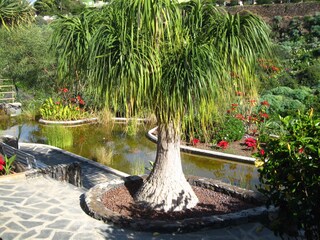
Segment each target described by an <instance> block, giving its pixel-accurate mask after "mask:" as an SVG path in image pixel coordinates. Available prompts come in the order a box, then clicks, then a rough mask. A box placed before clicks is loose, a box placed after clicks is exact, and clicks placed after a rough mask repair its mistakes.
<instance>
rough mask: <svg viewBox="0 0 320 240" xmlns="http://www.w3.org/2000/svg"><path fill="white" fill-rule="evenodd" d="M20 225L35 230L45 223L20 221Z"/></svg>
mask: <svg viewBox="0 0 320 240" xmlns="http://www.w3.org/2000/svg"><path fill="white" fill-rule="evenodd" d="M19 223H21V224H22V225H23V226H25V227H26V228H33V227H37V226H40V225H42V224H43V222H38V221H19Z"/></svg>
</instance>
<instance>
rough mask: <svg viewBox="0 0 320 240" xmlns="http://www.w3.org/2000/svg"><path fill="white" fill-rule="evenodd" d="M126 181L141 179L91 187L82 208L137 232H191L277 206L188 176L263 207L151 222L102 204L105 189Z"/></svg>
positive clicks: (261, 216) (258, 216) (258, 215)
mask: <svg viewBox="0 0 320 240" xmlns="http://www.w3.org/2000/svg"><path fill="white" fill-rule="evenodd" d="M128 181H141V178H140V177H136V176H133V177H128V178H126V179H124V180H113V181H110V182H106V183H101V184H98V185H96V186H94V187H93V188H91V189H90V190H89V191H88V192H86V193H85V196H84V198H82V202H81V206H82V208H83V210H84V211H85V212H86V213H87V214H88V215H90V216H92V217H93V218H95V219H98V220H103V221H104V222H109V223H110V222H112V223H114V224H117V225H120V226H122V227H129V228H132V229H134V230H138V231H154V232H190V231H196V230H199V229H200V228H204V227H210V228H223V227H226V226H234V225H239V224H243V223H247V222H255V221H263V220H266V219H267V218H268V217H269V216H270V215H272V214H274V213H275V212H277V209H276V208H275V207H273V206H271V207H270V208H267V207H265V206H263V203H264V198H263V197H262V196H261V195H260V194H259V193H257V192H254V191H252V190H246V189H241V188H239V187H236V186H231V185H228V184H225V183H222V182H220V181H217V180H211V179H204V178H195V177H192V178H191V179H188V181H189V182H190V183H191V184H193V185H197V186H203V187H206V188H210V189H214V190H216V191H220V192H224V193H226V194H230V195H232V196H236V197H240V198H242V199H243V200H246V201H248V202H252V203H261V205H262V206H260V207H255V208H250V209H246V210H241V211H239V212H235V213H228V214H221V215H212V216H205V217H202V218H188V219H183V220H178V221H172V220H170V221H169V220H168V221H165V220H152V221H150V220H148V219H134V218H130V217H124V216H121V215H120V214H118V213H114V212H112V211H111V210H109V209H107V208H106V207H105V206H104V205H103V203H102V198H103V195H104V193H105V192H107V191H108V190H110V189H113V188H115V187H118V186H120V185H122V184H124V183H125V182H128ZM227 185H228V186H227Z"/></svg>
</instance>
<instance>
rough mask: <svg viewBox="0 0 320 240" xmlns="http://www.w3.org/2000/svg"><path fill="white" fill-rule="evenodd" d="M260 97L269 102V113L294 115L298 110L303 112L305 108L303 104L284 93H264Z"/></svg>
mask: <svg viewBox="0 0 320 240" xmlns="http://www.w3.org/2000/svg"><path fill="white" fill-rule="evenodd" d="M262 98H263V99H265V100H267V101H268V102H269V103H270V110H269V111H270V114H271V115H281V116H286V115H296V114H297V111H298V110H299V111H302V112H303V111H305V109H306V106H305V104H303V103H302V102H300V101H299V100H297V99H292V98H290V97H287V96H285V95H273V94H265V95H263V96H262Z"/></svg>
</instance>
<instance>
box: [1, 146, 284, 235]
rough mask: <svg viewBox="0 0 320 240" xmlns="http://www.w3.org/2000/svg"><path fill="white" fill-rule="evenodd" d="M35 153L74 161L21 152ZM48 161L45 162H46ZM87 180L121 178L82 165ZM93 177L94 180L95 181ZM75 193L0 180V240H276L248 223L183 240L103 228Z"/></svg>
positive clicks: (61, 186)
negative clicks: (86, 211)
mask: <svg viewBox="0 0 320 240" xmlns="http://www.w3.org/2000/svg"><path fill="white" fill-rule="evenodd" d="M23 147H24V148H25V150H27V149H29V150H31V149H32V150H33V151H34V150H35V151H36V152H33V154H34V155H36V156H37V158H38V159H41V161H43V162H45V163H49V162H51V163H52V164H53V161H56V162H55V163H57V162H58V161H64V162H63V163H66V162H65V161H71V162H72V161H75V160H79V159H77V157H76V156H73V155H72V154H71V155H70V154H68V153H65V152H63V151H53V150H57V149H52V148H46V147H45V146H40V145H37V146H36V145H33V146H31V145H29V146H23ZM46 161H48V162H46ZM84 163H85V164H88V165H84V166H82V167H85V168H90V169H89V170H88V169H87V170H86V171H84V174H88V176H86V177H87V179H86V187H89V186H91V185H92V184H96V183H98V182H99V181H105V180H106V179H114V178H117V177H121V174H120V173H119V175H117V174H115V173H112V172H110V171H108V168H106V169H104V168H101V167H99V166H96V165H92V164H91V165H90V162H85V161H84ZM96 174H97V175H98V177H96V176H95V175H96ZM85 191H86V189H80V188H77V187H74V186H72V185H70V184H67V183H62V182H58V181H55V180H53V179H49V178H44V177H37V178H30V179H25V178H11V179H9V180H5V179H3V178H0V238H2V239H3V240H11V239H54V240H56V239H57V240H64V239H75V240H78V239H79V240H81V239H86V240H95V239H120V240H121V239H164V240H167V239H181V240H184V239H208V240H209V239H217V240H236V239H261V240H262V239H264V240H272V239H280V238H277V237H275V236H274V235H273V233H272V232H271V231H270V230H269V229H267V228H265V227H264V226H263V225H262V224H260V223H249V224H243V225H239V226H235V227H228V228H223V229H216V230H211V229H206V230H201V231H198V232H193V233H186V234H157V233H148V232H137V231H131V230H128V229H122V228H119V227H116V226H112V225H110V224H105V223H103V222H101V221H98V220H95V219H93V218H91V217H89V216H88V215H86V214H85V213H84V212H83V210H82V209H81V207H80V198H81V197H82V196H83V193H84V192H85Z"/></svg>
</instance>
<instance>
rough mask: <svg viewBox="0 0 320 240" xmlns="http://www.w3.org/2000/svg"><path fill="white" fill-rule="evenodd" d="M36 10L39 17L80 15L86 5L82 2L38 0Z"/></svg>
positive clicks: (35, 5) (35, 4)
mask: <svg viewBox="0 0 320 240" xmlns="http://www.w3.org/2000/svg"><path fill="white" fill-rule="evenodd" d="M34 8H35V9H36V12H37V14H38V15H42V16H45V15H49V16H53V15H60V14H70V13H71V14H78V13H80V12H81V11H83V10H84V8H85V5H84V4H83V3H82V1H72V0H60V1H56V0H37V1H36V2H35V3H34Z"/></svg>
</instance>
